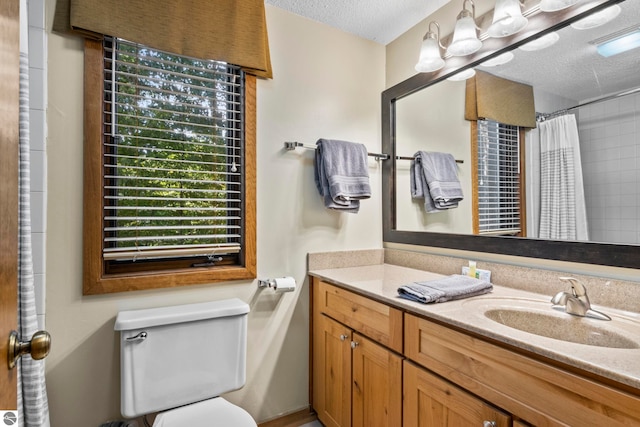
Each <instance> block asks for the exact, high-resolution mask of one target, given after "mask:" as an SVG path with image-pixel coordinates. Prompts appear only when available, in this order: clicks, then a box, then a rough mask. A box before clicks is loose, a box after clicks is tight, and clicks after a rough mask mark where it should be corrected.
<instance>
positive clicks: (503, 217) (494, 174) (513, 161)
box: [478, 120, 521, 235]
mask: <svg viewBox="0 0 640 427" xmlns="http://www.w3.org/2000/svg"><path fill="white" fill-rule="evenodd" d="M478 209H479V212H478V214H479V215H478V220H479V232H480V234H498V235H501V234H516V233H519V232H520V231H521V226H520V224H521V222H520V209H521V208H520V131H519V128H518V126H511V125H505V124H502V123H498V122H495V121H492V120H478Z"/></svg>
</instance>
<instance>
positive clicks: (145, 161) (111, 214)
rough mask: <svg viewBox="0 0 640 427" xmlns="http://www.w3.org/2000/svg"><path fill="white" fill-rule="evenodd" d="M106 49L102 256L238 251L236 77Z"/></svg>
mask: <svg viewBox="0 0 640 427" xmlns="http://www.w3.org/2000/svg"><path fill="white" fill-rule="evenodd" d="M104 48H105V49H104V51H105V57H104V61H105V62H104V69H105V74H104V104H103V105H104V123H105V124H104V138H103V144H104V147H103V149H104V183H103V188H104V217H103V218H104V227H103V230H104V232H103V236H104V245H103V248H104V249H103V252H104V253H103V256H104V259H105V260H118V261H127V260H133V261H137V260H144V259H156V260H157V259H162V258H183V257H197V256H199V257H202V256H209V257H211V256H213V255H220V254H234V253H235V254H237V253H238V252H240V250H241V247H242V242H243V218H242V214H243V166H244V163H243V147H244V145H243V137H244V135H243V129H244V123H243V111H244V105H243V103H244V93H243V84H242V81H243V78H244V76H243V74H242V71H241V70H240V69H239V68H238V67H234V66H230V65H228V64H226V63H222V62H217V61H204V60H199V59H194V58H189V57H185V56H180V55H175V54H170V53H166V52H162V51H158V50H154V49H150V48H147V47H144V46H141V45H138V44H134V43H129V42H126V41H124V40H120V39H110V38H107V39H105V45H104Z"/></svg>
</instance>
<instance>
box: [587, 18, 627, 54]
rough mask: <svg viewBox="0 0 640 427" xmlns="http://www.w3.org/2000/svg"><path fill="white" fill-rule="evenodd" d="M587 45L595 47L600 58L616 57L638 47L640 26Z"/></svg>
mask: <svg viewBox="0 0 640 427" xmlns="http://www.w3.org/2000/svg"><path fill="white" fill-rule="evenodd" d="M589 43H590V44H594V45H595V46H596V50H597V51H598V54H600V56H604V57H605V58H608V57H610V56H613V55H618V54H620V53H623V52H626V51H628V50H631V49H636V48H638V47H640V26H638V25H634V26H632V27H629V28H625V29H624V30H621V31H617V32H615V33H613V34H610V35H608V36H605V37H601V38H599V39H596V40H593V41H591V42H589Z"/></svg>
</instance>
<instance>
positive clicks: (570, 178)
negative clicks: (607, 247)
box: [539, 114, 589, 240]
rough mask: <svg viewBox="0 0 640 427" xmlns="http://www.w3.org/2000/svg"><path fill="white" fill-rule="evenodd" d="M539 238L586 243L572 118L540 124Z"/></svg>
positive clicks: (577, 148)
mask: <svg viewBox="0 0 640 427" xmlns="http://www.w3.org/2000/svg"><path fill="white" fill-rule="evenodd" d="M539 128H540V235H539V237H540V238H543V239H554V240H589V233H588V228H587V213H586V205H585V199H584V185H583V179H582V162H581V160H580V142H579V138H578V126H577V124H576V119H575V116H574V115H572V114H571V115H565V116H560V117H556V118H554V119H550V120H547V121H544V122H542V123H540V125H539Z"/></svg>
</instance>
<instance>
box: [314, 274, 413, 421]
mask: <svg viewBox="0 0 640 427" xmlns="http://www.w3.org/2000/svg"><path fill="white" fill-rule="evenodd" d="M313 307H314V312H313V329H312V334H313V350H312V357H313V368H312V372H313V375H312V382H313V386H312V390H313V393H312V396H313V397H312V405H313V408H314V409H315V410H316V412H317V414H318V419H319V420H320V421H321V422H322V423H323V424H324V425H325V426H326V427H349V426H354V427H398V426H401V425H402V357H401V356H400V355H398V354H396V353H395V352H393V351H392V350H391V349H389V348H387V347H386V346H383V345H381V344H380V342H384V343H385V344H387V345H388V344H391V343H394V342H398V343H399V345H400V347H401V346H402V312H400V311H399V310H396V309H393V308H391V307H388V306H385V305H384V304H379V303H377V302H375V301H372V300H370V299H368V298H364V297H361V296H359V295H356V294H354V293H351V292H348V291H345V290H343V289H340V288H337V287H335V286H332V285H329V284H327V283H324V282H320V281H317V280H316V281H315V283H314V286H313ZM349 313H351V314H349ZM330 315H331V317H330ZM351 316H353V317H351ZM335 317H338V318H339V319H335ZM369 318H370V319H371V321H370V322H367V321H366V319H369ZM338 320H341V321H338ZM364 331H366V333H367V336H365V335H364V333H363V332H364ZM397 334H399V336H396V335H397Z"/></svg>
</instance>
